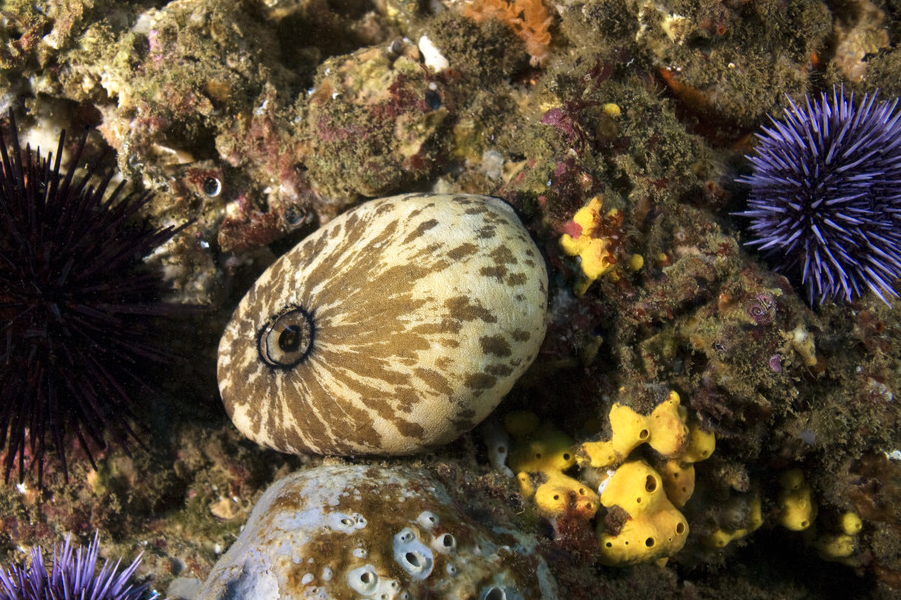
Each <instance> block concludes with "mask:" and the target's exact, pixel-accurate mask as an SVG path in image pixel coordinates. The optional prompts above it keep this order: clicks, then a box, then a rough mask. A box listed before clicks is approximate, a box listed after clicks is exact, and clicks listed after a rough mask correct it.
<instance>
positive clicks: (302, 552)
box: [197, 465, 558, 600]
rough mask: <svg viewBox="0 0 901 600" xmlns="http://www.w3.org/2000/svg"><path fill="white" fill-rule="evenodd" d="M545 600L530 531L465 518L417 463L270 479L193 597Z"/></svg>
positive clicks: (548, 583)
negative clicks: (239, 530) (235, 536)
mask: <svg viewBox="0 0 901 600" xmlns="http://www.w3.org/2000/svg"><path fill="white" fill-rule="evenodd" d="M557 597H558V596H557V588H556V584H555V582H554V580H553V577H552V576H551V575H550V572H549V570H548V567H547V564H546V563H545V561H544V559H543V558H541V556H540V555H538V554H537V553H536V552H535V542H534V540H533V539H531V538H530V537H529V536H526V535H525V534H522V533H518V532H513V531H510V530H506V529H502V528H500V527H493V528H488V527H485V526H483V525H481V524H479V523H476V522H475V521H473V520H472V519H470V518H469V517H467V516H466V515H465V514H463V513H462V512H461V511H460V510H459V509H458V508H457V506H456V505H455V504H454V503H453V501H452V500H451V498H450V497H449V496H448V494H447V492H446V491H445V490H444V488H443V487H442V486H441V484H440V483H439V482H437V481H436V480H435V479H434V478H433V477H432V476H430V475H429V474H428V472H426V471H425V470H422V469H415V468H406V467H397V468H393V469H387V468H382V467H375V466H368V465H340V466H323V467H317V468H314V469H309V470H305V471H299V472H297V473H294V474H292V475H289V476H288V477H286V478H284V479H282V480H280V481H278V482H277V483H275V484H274V485H273V486H272V487H270V488H269V489H268V490H267V491H266V492H265V493H264V494H263V496H262V497H261V498H260V500H259V502H258V503H257V505H256V507H255V508H254V510H253V513H252V514H251V516H250V519H249V520H248V522H247V525H246V526H245V527H244V530H243V532H242V533H241V536H240V537H239V538H238V540H237V541H236V542H235V543H234V544H233V545H232V547H231V548H230V549H229V550H228V552H227V553H226V554H225V555H224V556H223V557H222V558H221V559H220V560H219V562H218V563H217V564H216V566H215V567H214V568H213V571H212V572H211V573H210V576H209V578H208V579H207V581H206V583H205V584H204V586H203V589H202V591H201V593H200V595H199V597H198V599H197V600H229V599H232V600H233V599H238V598H254V599H255V600H270V599H271V600H293V599H300V598H315V599H320V600H344V599H348V600H350V599H357V598H373V599H378V600H395V599H396V600H417V599H425V598H442V599H445V600H464V599H479V600H486V599H490V600H523V599H526V598H528V599H535V600H539V599H547V600H551V599H554V598H557Z"/></svg>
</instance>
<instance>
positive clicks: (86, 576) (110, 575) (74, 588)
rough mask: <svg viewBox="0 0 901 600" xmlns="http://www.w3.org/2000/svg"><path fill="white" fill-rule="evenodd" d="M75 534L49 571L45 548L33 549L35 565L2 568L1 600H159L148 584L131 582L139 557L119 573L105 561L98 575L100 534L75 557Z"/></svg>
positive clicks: (57, 552) (55, 552)
mask: <svg viewBox="0 0 901 600" xmlns="http://www.w3.org/2000/svg"><path fill="white" fill-rule="evenodd" d="M71 538H72V535H71V534H69V535H67V536H66V541H65V543H64V544H63V546H62V548H59V549H57V548H56V547H54V549H53V564H52V565H51V567H50V571H49V572H48V571H47V569H46V567H45V566H44V559H43V556H42V555H41V549H40V548H39V547H37V546H35V547H32V549H31V566H30V567H28V568H25V567H23V566H21V565H13V566H11V567H10V568H9V569H0V600H48V599H55V598H59V599H69V598H72V599H78V600H138V599H140V598H146V600H156V598H159V594H157V593H156V592H152V593H149V594H147V593H146V592H147V591H148V585H146V584H145V585H139V586H132V585H130V584H129V583H128V580H129V579H131V577H132V575H134V572H135V570H136V569H137V568H138V565H140V564H141V555H138V557H137V558H135V560H134V562H132V563H131V564H130V565H129V566H128V567H126V568H125V570H123V571H122V572H119V564H120V562H121V561H116V563H115V564H112V563H111V561H110V560H106V561H104V564H103V567H101V569H100V572H99V573H98V572H97V552H98V550H99V548H100V536H99V533H97V534H94V541H93V542H91V544H90V545H89V546H88V547H87V548H84V547H79V548H78V550H76V551H75V555H74V557H73V547H72V544H71Z"/></svg>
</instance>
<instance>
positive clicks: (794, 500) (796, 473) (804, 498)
mask: <svg viewBox="0 0 901 600" xmlns="http://www.w3.org/2000/svg"><path fill="white" fill-rule="evenodd" d="M779 484H780V485H781V486H782V490H781V491H780V492H779V524H781V525H782V526H783V527H785V528H786V529H790V530H791V531H803V530H805V529H807V528H808V527H810V525H811V523H813V520H814V519H816V516H817V505H816V503H815V502H814V500H813V491H812V490H811V488H810V484H809V483H807V482H806V481H805V480H804V472H803V471H801V469H791V470H790V471H786V472H785V473H783V474H782V475H781V476H780V477H779Z"/></svg>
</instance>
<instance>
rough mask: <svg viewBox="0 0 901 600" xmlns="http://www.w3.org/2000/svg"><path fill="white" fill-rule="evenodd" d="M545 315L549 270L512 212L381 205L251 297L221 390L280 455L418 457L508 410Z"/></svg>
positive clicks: (243, 307)
mask: <svg viewBox="0 0 901 600" xmlns="http://www.w3.org/2000/svg"><path fill="white" fill-rule="evenodd" d="M546 307H547V271H546V270H545V265H544V260H543V258H542V256H541V254H540V253H539V251H538V249H537V248H536V247H535V244H534V242H533V241H532V240H531V238H530V237H529V234H528V233H527V232H526V230H525V229H524V228H523V226H522V224H521V223H520V222H519V219H518V218H517V217H516V215H515V214H514V212H513V210H512V209H511V208H510V207H509V206H508V205H506V204H505V203H504V202H502V201H501V200H499V199H497V198H491V197H486V196H474V195H444V194H409V195H404V196H394V197H391V198H384V199H380V200H372V201H370V202H366V203H365V204H363V205H361V206H359V207H357V208H355V209H353V210H351V211H349V212H347V213H345V214H343V215H341V216H340V217H338V218H336V219H334V220H332V221H330V222H329V223H327V224H326V225H325V226H323V227H322V228H321V229H319V230H318V231H316V232H315V233H313V234H312V235H310V236H309V237H308V238H306V239H305V240H303V241H302V242H301V243H300V244H298V245H297V246H296V247H295V248H293V249H292V250H290V251H289V252H288V253H287V254H285V255H284V256H282V257H281V258H280V259H279V260H278V261H276V262H275V264H273V265H272V266H271V267H270V268H269V269H268V270H267V271H266V272H265V273H263V275H262V276H261V277H260V278H259V280H258V281H257V282H256V283H255V284H254V286H253V287H252V288H251V289H250V291H249V292H248V293H247V295H246V296H245V297H244V299H243V300H242V301H241V303H240V304H239V306H238V308H237V310H236V311H235V313H234V315H233V316H232V319H231V322H230V323H229V324H228V326H227V328H226V330H225V333H224V334H223V336H222V340H221V341H220V343H219V364H218V374H219V389H220V392H221V394H222V400H223V402H224V404H225V408H226V411H227V412H228V414H229V416H230V417H231V418H232V421H234V423H235V425H236V426H237V427H238V429H239V430H240V431H241V432H242V433H244V434H245V435H246V436H247V437H249V438H250V439H252V440H254V441H256V442H258V443H259V444H262V445H263V446H266V447H269V448H273V449H275V450H280V451H282V452H290V453H318V454H339V455H351V454H409V453H413V452H417V451H420V450H422V449H424V448H428V447H430V446H435V445H438V444H443V443H446V442H449V441H451V440H453V439H454V438H456V437H457V436H459V435H460V434H461V433H463V432H465V431H467V430H469V429H470V428H472V427H474V426H475V425H476V424H477V423H479V422H480V421H481V420H482V419H484V418H485V417H486V416H487V415H488V414H489V413H490V412H491V411H492V410H493V409H494V407H495V406H497V404H498V403H499V402H500V401H501V399H502V398H503V396H504V395H505V394H506V393H507V392H508V391H510V388H511V387H512V386H513V384H514V383H515V382H516V380H517V378H519V376H520V375H522V373H523V372H524V371H525V370H526V368H527V367H528V366H529V365H530V364H531V363H532V361H533V360H534V359H535V356H536V354H537V352H538V347H539V345H540V344H541V341H542V339H543V338H544V333H545V311H546Z"/></svg>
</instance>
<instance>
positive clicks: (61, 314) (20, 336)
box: [0, 115, 183, 485]
mask: <svg viewBox="0 0 901 600" xmlns="http://www.w3.org/2000/svg"><path fill="white" fill-rule="evenodd" d="M9 138H10V144H9V146H7V143H6V139H4V138H3V136H2V134H0V157H2V165H0V166H2V171H0V327H2V329H0V332H2V333H0V451H3V450H5V451H6V455H5V458H4V461H3V462H4V465H3V467H4V469H5V478H6V480H7V481H8V480H9V475H10V471H11V470H12V468H13V466H14V464H15V463H16V462H17V460H18V465H19V469H18V470H19V480H20V481H22V480H23V479H24V465H25V461H26V452H27V453H28V454H29V455H30V459H31V464H30V467H29V468H31V467H34V466H35V465H36V467H37V480H38V484H39V485H41V482H42V480H43V472H44V460H45V454H46V453H48V451H49V448H50V447H51V445H52V447H53V448H54V449H55V452H56V455H57V456H58V457H59V460H60V463H61V467H62V472H63V474H64V475H66V477H68V469H67V464H66V456H65V443H66V441H67V440H68V439H71V438H70V436H72V435H74V436H75V438H76V439H77V440H78V441H79V443H80V444H81V446H82V447H83V448H84V449H85V451H86V452H87V454H88V457H89V459H90V460H91V461H92V463H93V458H92V457H91V450H90V447H89V441H91V440H92V441H93V442H95V443H96V444H99V445H100V446H101V447H102V446H104V445H105V436H106V434H107V432H108V433H109V434H110V435H111V437H112V438H113V439H114V440H115V441H116V442H117V443H118V444H119V445H120V446H122V447H124V448H125V449H126V450H127V442H128V439H129V438H132V439H135V440H137V438H136V436H135V433H134V431H133V429H132V427H131V426H130V425H129V419H130V417H131V414H132V413H131V410H130V409H129V405H130V404H131V397H130V395H131V394H130V392H129V390H130V389H133V386H134V384H135V383H136V382H138V383H140V378H139V377H138V376H137V374H136V373H137V372H138V371H140V367H141V366H142V364H143V363H145V362H146V361H148V360H149V361H162V360H165V359H166V358H167V357H168V354H167V353H166V352H165V351H164V350H162V349H160V348H159V347H157V346H155V345H154V344H153V341H154V340H158V339H159V338H158V335H157V333H156V325H158V322H157V320H156V319H157V318H158V317H159V316H161V315H166V314H170V313H172V312H173V311H175V310H177V308H176V307H174V306H173V305H169V304H165V303H162V302H160V298H161V296H162V295H163V294H164V293H165V291H166V289H167V286H166V285H165V284H164V283H163V281H162V276H161V274H160V273H159V272H158V271H155V270H152V269H149V268H146V267H145V265H144V261H143V259H144V257H146V256H147V255H148V254H149V253H151V252H152V251H153V250H154V249H156V248H157V247H158V246H160V244H163V243H164V242H166V241H167V240H169V239H170V238H171V237H172V236H173V235H175V233H176V232H177V231H179V229H181V228H178V227H165V228H162V229H157V228H154V227H151V226H150V225H148V224H147V222H146V221H144V220H142V219H140V218H139V217H138V216H137V213H138V211H139V210H140V209H141V208H142V207H143V206H144V205H146V204H147V203H148V202H149V201H150V199H151V195H150V194H149V193H144V194H135V193H132V194H127V195H122V193H121V192H122V189H123V188H122V185H119V186H118V187H116V188H115V189H114V190H113V191H112V192H111V193H110V194H109V195H108V196H107V197H106V198H105V199H104V195H105V194H106V191H107V187H108V186H109V183H110V181H111V178H112V176H113V173H112V171H110V172H106V173H104V174H103V175H102V177H101V176H100V175H98V172H99V171H98V169H99V167H98V164H97V163H99V162H100V161H99V160H98V161H97V163H95V164H93V165H91V166H88V167H87V168H86V169H85V170H84V172H83V174H81V175H80V176H78V177H76V176H75V174H76V170H77V165H78V163H79V161H80V160H81V158H82V153H83V150H84V147H85V141H86V139H87V134H85V136H83V137H82V139H81V142H80V144H79V145H78V148H77V150H76V151H75V153H74V155H73V157H72V160H71V161H70V166H69V167H68V169H67V171H65V172H62V171H61V170H60V163H61V161H60V156H61V155H62V152H63V142H64V138H65V132H63V133H62V134H61V135H60V139H59V148H58V149H57V153H56V157H55V162H53V163H52V164H51V160H52V159H53V156H52V154H49V155H48V156H47V157H46V158H43V157H41V154H40V151H39V150H38V151H35V152H32V151H31V150H30V148H28V147H26V148H25V150H24V152H23V150H22V148H21V147H20V145H19V139H18V134H17V132H16V126H15V121H14V119H13V117H12V115H10V132H9ZM95 177H97V178H99V182H97V183H96V187H94V186H93V185H91V180H92V179H94V178H95ZM182 227H183V226H182Z"/></svg>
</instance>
